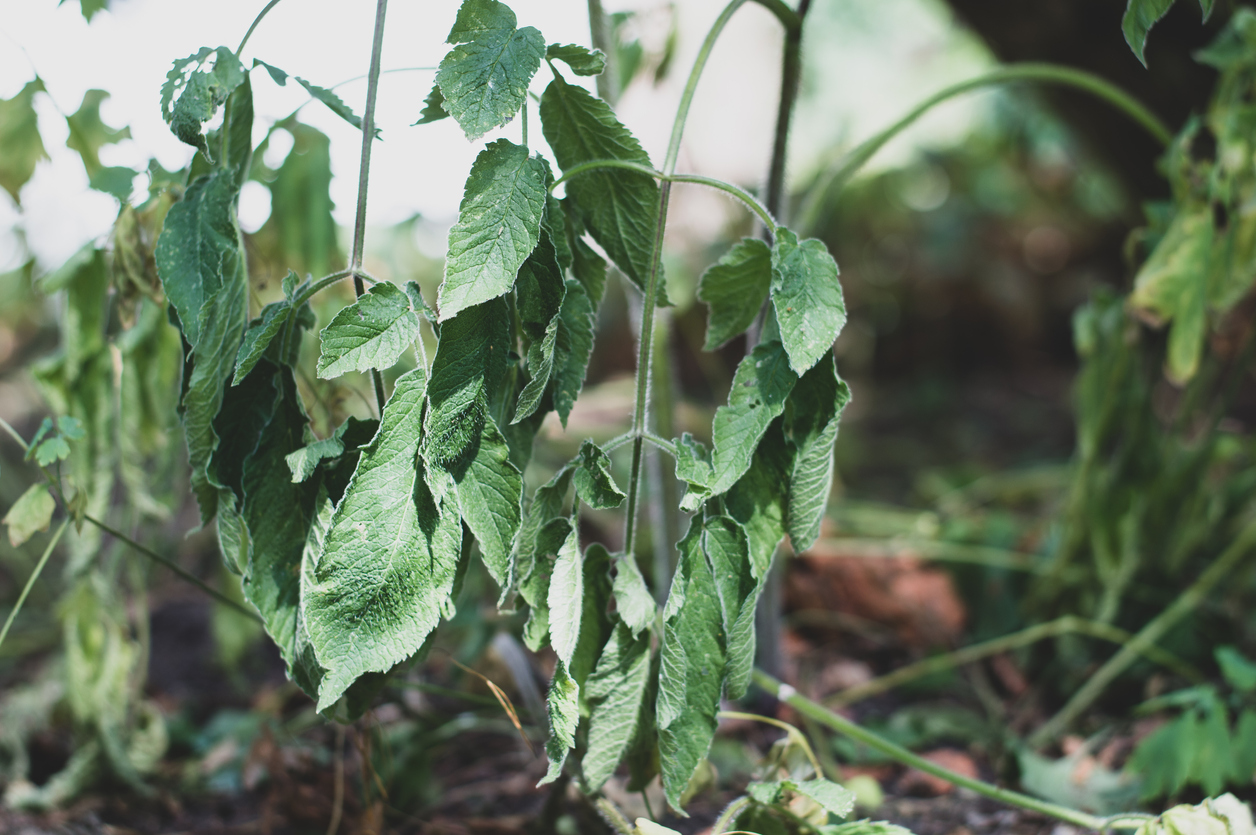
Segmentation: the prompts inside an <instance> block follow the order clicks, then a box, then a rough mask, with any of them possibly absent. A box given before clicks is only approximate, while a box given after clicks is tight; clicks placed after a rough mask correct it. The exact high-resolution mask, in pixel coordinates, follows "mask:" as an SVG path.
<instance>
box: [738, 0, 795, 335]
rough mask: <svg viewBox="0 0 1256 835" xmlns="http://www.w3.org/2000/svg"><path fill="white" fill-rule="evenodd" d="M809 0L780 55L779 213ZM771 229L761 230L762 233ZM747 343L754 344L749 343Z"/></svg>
mask: <svg viewBox="0 0 1256 835" xmlns="http://www.w3.org/2000/svg"><path fill="white" fill-rule="evenodd" d="M810 5H811V0H799V3H798V11H797V12H795V14H794V16H795V21H794V23H793V25H789V24H786V28H785V47H784V49H783V50H782V55H781V98H780V103H779V105H778V107H777V111H776V132H775V135H774V136H773V139H772V161H771V162H770V163H769V165H768V184H767V200H766V202H767V209H768V211H769V212H771V213H772V214H773V215H775V216H777V217H780V216H781V203H782V200H783V197H784V194H785V158H786V154H787V153H788V150H789V124H790V121H791V119H792V117H793V114H794V103H795V102H796V101H797V100H798V81H799V79H800V78H801V76H802V22H803V19H804V18H805V17H806V16H807V9H808V8H809V7H810ZM772 231H773V230H772V229H771V228H768V229H765V230H764V235H765V236H770V235H771V234H772ZM747 345H748V346H750V347H753V345H752V343H750V342H747Z"/></svg>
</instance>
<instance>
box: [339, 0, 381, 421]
mask: <svg viewBox="0 0 1256 835" xmlns="http://www.w3.org/2000/svg"><path fill="white" fill-rule="evenodd" d="M387 11H388V0H377V2H376V6H375V34H374V38H373V40H372V41H371V69H370V73H369V74H368V76H367V78H368V80H367V86H366V106H365V107H364V108H363V112H362V159H361V162H360V163H359V165H358V205H357V211H356V213H355V214H354V218H353V254H352V256H351V257H350V259H349V269H350V270H351V271H352V272H353V292H354V293H355V294H356V295H357V296H359V297H361V295H362V294H363V293H364V292H366V288H365V287H364V286H363V285H362V277H361V276H360V275H359V274H358V273H359V272H360V271H361V269H362V252H363V249H364V247H365V246H366V194H367V191H368V184H369V183H370V179H371V142H372V141H373V140H374V139H375V99H376V96H377V95H378V93H379V58H380V53H381V52H382V51H383V47H384V15H385V13H387ZM371 381H372V382H373V383H374V384H375V404H376V406H377V407H378V409H379V415H380V417H381V418H382V417H383V415H384V402H385V401H386V400H387V398H386V397H385V396H384V378H383V375H381V374H380V373H379V369H377V368H373V369H371Z"/></svg>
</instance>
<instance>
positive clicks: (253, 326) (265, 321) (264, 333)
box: [231, 270, 309, 386]
mask: <svg viewBox="0 0 1256 835" xmlns="http://www.w3.org/2000/svg"><path fill="white" fill-rule="evenodd" d="M288 276H289V277H290V278H295V276H296V274H295V273H293V272H292V271H291V270H289V271H288ZM305 286H307V285H304V284H303V285H301V287H302V288H304V287H305ZM294 295H295V294H294ZM293 301H294V298H293V297H292V296H289V297H288V298H285V299H280V300H279V301H277V302H271V303H270V304H268V305H266V306H265V307H263V308H262V312H261V315H260V316H258V317H257V318H256V319H254V320H253V321H251V322H249V326H248V328H247V329H246V330H245V331H244V339H243V341H241V342H240V350H238V351H236V361H235V376H234V377H232V378H231V385H233V386H238V385H240V381H241V380H243V379H244V378H245V377H247V376H249V372H250V371H252V370H253V367H254V366H255V365H257V361H258V360H260V359H261V358H262V354H264V353H265V352H266V349H267V348H268V347H269V346H270V342H271V340H272V339H274V338H275V336H276V335H277V334H278V333H279V331H280V330H282V329H283V326H284V325H286V324H288V320H289V319H290V318H292V302H293ZM305 306H306V309H308V307H309V303H308V302H307V303H306V305H305Z"/></svg>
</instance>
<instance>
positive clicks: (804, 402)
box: [785, 354, 850, 553]
mask: <svg viewBox="0 0 1256 835" xmlns="http://www.w3.org/2000/svg"><path fill="white" fill-rule="evenodd" d="M849 401H850V388H849V387H848V386H847V385H846V383H845V382H843V381H842V380H841V379H839V378H838V376H837V365H836V363H835V362H834V361H833V356H832V354H830V355H829V358H828V359H827V360H821V361H820V362H818V363H817V364H816V365H814V366H812V368H811V370H810V371H808V372H807V373H806V374H804V375H803V376H802V378H801V379H799V381H798V385H796V386H794V391H793V393H792V394H791V395H790V398H789V404H788V406H787V407H786V411H785V431H786V434H787V435H788V436H789V439H790V442H791V444H792V446H793V448H794V457H793V466H792V467H791V471H790V474H789V513H788V518H789V538H790V543H791V544H792V545H793V548H794V552H795V553H802V552H803V551H805V550H807V549H808V548H810V547H811V546H812V544H813V543H814V542H815V541H816V537H818V536H819V535H820V522H821V521H822V520H823V519H824V511H825V509H826V508H827V507H828V502H829V490H830V489H831V488H832V486H833V443H834V442H835V441H836V440H837V428H838V423H839V422H840V421H841V418H842V410H843V409H845V408H846V404H847V403H848V402H849Z"/></svg>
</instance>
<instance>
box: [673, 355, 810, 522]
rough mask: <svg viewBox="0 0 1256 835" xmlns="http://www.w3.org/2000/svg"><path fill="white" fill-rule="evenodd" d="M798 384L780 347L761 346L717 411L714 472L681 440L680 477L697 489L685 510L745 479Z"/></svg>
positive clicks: (692, 490) (743, 365) (741, 368)
mask: <svg viewBox="0 0 1256 835" xmlns="http://www.w3.org/2000/svg"><path fill="white" fill-rule="evenodd" d="M797 382H798V375H796V374H795V373H794V372H793V370H791V368H790V362H789V358H788V356H786V353H785V350H784V348H783V347H782V346H781V343H779V342H768V343H764V344H761V345H758V346H756V347H755V349H754V351H753V352H752V353H751V354H750V355H749V356H747V357H746V358H745V359H743V360H742V361H741V363H740V364H739V365H738V366H737V373H736V374H735V375H734V376H733V385H732V388H731V389H730V390H729V393H728V405H727V406H721V407H719V408H718V409H716V411H715V420H714V421H713V422H712V427H711V434H712V445H713V446H714V449H713V450H712V452H711V462H710V465H709V467H706V466H704V464H705V462H703V461H702V460H701V458H700V457H699V456H698V455H697V454H695V452H694V450H695V447H694V446H693V443H692V442H690V443H686V442H685V441H684V439H681V440H679V441H677V447H678V460H677V475H679V476H680V477H681V478H683V479H685V480H686V481H688V482H689V483H690V484H691V485H692V486H691V487H690V491H689V494H688V495H686V496H685V499H684V501H683V503H682V505H681V507H682V508H683V509H685V510H694V509H696V508H697V507H698V506H699V505H700V504H701V503H702V502H703V501H705V500H706V497H707V496H718V495H720V494H722V493H724V492H725V491H727V490H728V489H729V488H730V487H732V486H733V484H735V483H736V482H737V480H738V479H740V478H741V477H742V475H743V474H744V473H745V472H746V470H748V469H749V468H750V461H751V459H752V458H753V456H754V451H755V449H756V448H757V447H758V445H759V439H760V438H762V437H763V434H764V433H765V432H767V430H768V426H769V425H771V423H772V421H773V420H775V419H776V418H777V417H779V416H780V415H781V413H782V412H784V411H785V399H786V398H787V397H788V396H789V393H790V392H791V391H792V390H793V388H794V385H795V383H797ZM680 447H684V448H685V449H684V451H682V450H680V449H679V448H680Z"/></svg>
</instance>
